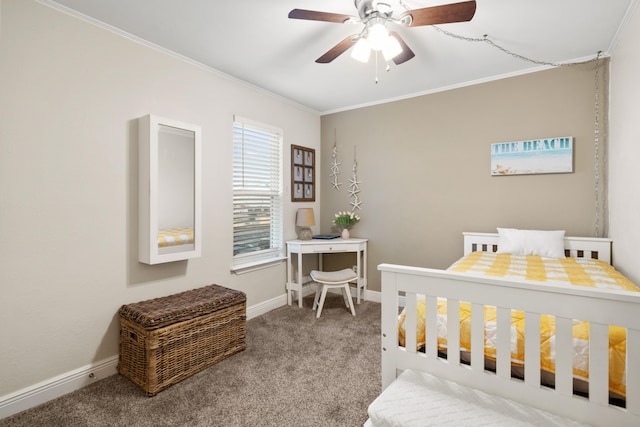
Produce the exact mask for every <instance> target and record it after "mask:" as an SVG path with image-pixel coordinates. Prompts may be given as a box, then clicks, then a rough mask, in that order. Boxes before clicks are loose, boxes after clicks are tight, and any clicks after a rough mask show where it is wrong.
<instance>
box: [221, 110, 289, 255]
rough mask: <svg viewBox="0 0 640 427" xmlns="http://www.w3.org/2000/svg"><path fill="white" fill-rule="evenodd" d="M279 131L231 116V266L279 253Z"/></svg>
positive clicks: (280, 195) (280, 212) (280, 234)
mask: <svg viewBox="0 0 640 427" xmlns="http://www.w3.org/2000/svg"><path fill="white" fill-rule="evenodd" d="M281 153H282V131H281V130H279V129H277V128H273V127H270V126H268V125H262V124H258V123H255V122H251V121H249V120H247V119H242V118H239V117H235V119H234V123H233V255H234V265H238V264H243V263H252V262H257V261H261V260H268V259H270V258H275V257H278V256H280V255H281V253H282V217H283V216H282V210H283V209H282V203H283V198H282V184H281V164H282V154H281Z"/></svg>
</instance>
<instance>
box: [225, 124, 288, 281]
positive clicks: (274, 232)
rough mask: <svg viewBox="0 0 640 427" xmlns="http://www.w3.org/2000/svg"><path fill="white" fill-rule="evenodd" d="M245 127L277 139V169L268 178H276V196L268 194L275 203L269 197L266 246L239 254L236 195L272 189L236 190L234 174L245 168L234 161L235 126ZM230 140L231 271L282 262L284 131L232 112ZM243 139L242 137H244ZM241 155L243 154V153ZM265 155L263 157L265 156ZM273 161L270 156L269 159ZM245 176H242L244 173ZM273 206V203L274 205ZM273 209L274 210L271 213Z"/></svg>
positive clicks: (257, 193) (253, 193) (236, 127)
mask: <svg viewBox="0 0 640 427" xmlns="http://www.w3.org/2000/svg"><path fill="white" fill-rule="evenodd" d="M239 127H240V128H242V129H244V128H247V129H249V130H251V131H253V132H258V133H260V132H265V133H268V134H270V137H275V139H276V140H277V145H278V147H277V150H276V151H277V160H276V162H275V163H276V164H277V169H278V170H277V172H276V173H275V174H271V175H270V177H271V181H272V182H273V178H275V179H276V181H277V185H276V187H277V188H276V191H275V195H272V196H270V197H272V198H273V197H275V198H276V200H275V202H274V201H273V200H272V202H271V205H270V212H269V221H270V222H269V233H270V240H269V248H267V249H260V250H256V251H251V252H241V253H238V254H235V253H234V252H235V247H236V232H237V230H238V229H237V228H236V225H235V224H236V219H237V216H236V215H237V213H236V206H237V205H238V203H237V201H236V197H238V196H240V195H242V194H244V195H249V196H251V195H259V196H262V197H264V195H265V194H266V193H269V192H271V193H273V190H274V189H273V188H271V190H270V191H269V190H266V191H260V190H256V189H250V190H247V191H238V190H237V188H236V174H238V173H240V174H244V170H241V171H239V170H238V168H237V165H236V160H237V157H236V156H237V154H236V150H237V147H236V144H237V143H238V141H237V140H236V138H237V132H238V130H237V129H238V128H239ZM232 133H233V136H232V141H233V150H232V151H233V161H232V171H233V177H232V186H233V188H232V198H233V200H232V206H233V212H232V220H233V226H232V241H233V245H232V246H233V249H232V254H233V264H232V271H235V272H236V273H239V272H242V271H243V270H247V271H251V270H253V269H256V268H259V267H260V266H262V265H265V264H270V263H273V262H277V261H281V260H283V259H285V257H284V255H283V253H284V252H283V251H284V204H285V198H284V182H283V181H284V179H283V164H284V132H283V130H282V129H281V128H279V127H276V126H272V125H269V124H265V123H261V122H257V121H255V120H251V119H247V118H245V117H241V116H238V115H235V116H234V117H233V126H232ZM243 139H244V138H243ZM243 156H244V155H243ZM265 158H266V157H265ZM242 159H244V157H242ZM270 161H271V162H272V163H273V159H271V160H270ZM243 176H245V175H243ZM274 205H276V206H275V207H274ZM274 211H275V212H274ZM274 220H275V221H276V222H277V223H276V224H275V225H274V223H273V221H274Z"/></svg>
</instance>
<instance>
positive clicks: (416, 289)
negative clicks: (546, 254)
mask: <svg viewBox="0 0 640 427" xmlns="http://www.w3.org/2000/svg"><path fill="white" fill-rule="evenodd" d="M463 234H464V253H465V255H466V254H468V253H470V252H472V251H474V250H486V251H495V250H496V247H497V241H498V235H497V234H493V233H463ZM565 248H566V249H567V250H568V251H569V252H570V256H573V257H587V258H598V259H600V260H603V261H606V262H609V263H610V262H611V240H610V239H601V238H584V237H567V238H565ZM378 270H380V271H381V272H382V389H383V390H384V389H385V388H386V387H387V386H388V385H389V384H391V382H392V381H393V380H395V378H396V376H397V375H398V374H399V373H400V372H401V371H402V370H405V369H415V370H418V371H423V372H428V373H431V374H432V375H435V376H438V377H441V378H444V379H447V380H451V381H455V382H457V383H460V384H463V385H466V386H469V387H473V388H476V389H480V390H483V391H485V392H488V393H491V394H495V395H498V396H502V397H505V398H509V399H513V400H517V401H520V402H522V403H525V404H528V405H530V406H534V407H537V408H540V409H543V410H547V411H549V412H553V413H556V414H559V415H563V416H566V417H569V418H572V419H575V420H578V421H582V422H587V423H590V424H593V425H597V426H600V425H602V426H605V425H606V426H611V425H617V426H640V294H636V293H634V292H625V291H610V290H609V291H603V290H599V289H595V288H581V287H576V286H566V287H565V286H558V285H547V284H540V283H532V282H526V281H520V282H514V281H511V280H506V279H498V278H479V277H474V276H469V275H465V274H463V273H456V272H449V271H444V270H435V269H429V268H418V267H409V266H403V265H392V264H380V265H379V266H378ZM418 294H422V295H426V303H427V319H426V336H427V341H426V348H425V352H424V353H423V352H418V351H416V350H415V348H416V333H415V332H411V331H415V330H416V296H417V295H418ZM438 297H442V298H447V300H448V301H447V304H448V307H449V308H448V310H447V312H448V314H447V325H459V315H460V312H459V309H456V308H457V307H459V305H458V304H459V302H460V301H467V302H470V303H471V306H472V315H471V318H472V320H471V347H472V349H474V348H484V324H483V310H484V305H491V306H496V307H498V309H497V311H498V318H497V328H498V332H497V333H498V338H497V344H496V355H497V361H496V372H495V373H493V372H489V371H485V369H484V354H483V353H484V352H483V351H480V352H477V351H476V352H474V351H471V364H470V365H466V364H461V363H460V351H459V350H460V348H459V343H460V339H459V336H460V335H459V334H460V330H459V328H451V327H449V328H448V332H447V333H448V337H447V342H448V349H447V353H448V359H444V358H441V357H438V352H437V330H436V328H437V323H436V314H437V309H436V304H437V298H438ZM403 300H404V305H406V312H407V315H406V322H405V328H406V331H407V333H406V334H405V336H406V340H407V345H406V348H405V347H400V346H399V345H398V313H399V307H401V306H402V305H403V304H402V301H403ZM452 307H453V309H452ZM511 309H516V310H522V311H524V312H525V316H526V317H525V360H526V363H525V368H524V369H525V371H524V372H525V380H524V381H522V380H517V379H512V378H511V364H510V361H511V356H510V327H511V322H510V320H511V313H510V310H511ZM540 314H549V315H554V316H556V377H555V389H552V388H549V387H544V386H541V385H540V356H539V355H540V340H539V338H538V337H539V334H540V326H539V325H540V321H539V316H540ZM572 319H580V320H586V321H589V324H590V350H589V351H590V354H589V359H590V362H589V372H590V379H589V398H585V397H581V396H576V395H573V369H572V351H573V350H572V321H573V320H572ZM608 325H617V326H622V327H625V328H627V353H626V354H627V365H626V374H627V377H626V386H627V393H626V408H620V407H619V406H613V405H610V404H609V388H608V381H609V380H608V372H609V359H608V343H609V341H608Z"/></svg>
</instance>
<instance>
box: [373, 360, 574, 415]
mask: <svg viewBox="0 0 640 427" xmlns="http://www.w3.org/2000/svg"><path fill="white" fill-rule="evenodd" d="M368 414H369V424H368V425H371V426H375V427H398V426H403V427H425V426H452V427H463V426H473V427H477V426H487V427H489V426H491V427H525V426H565V427H569V426H583V425H585V424H581V423H579V422H577V421H574V420H570V419H568V418H564V417H561V416H559V415H555V414H551V413H549V412H546V411H542V410H540V409H536V408H532V407H530V406H527V405H524V404H521V403H518V402H515V401H513V400H509V399H505V398H502V397H498V396H495V395H491V394H488V393H485V392H483V391H480V390H476V389H473V388H469V387H465V386H462V385H460V384H457V383H454V382H451V381H447V380H444V379H441V378H437V377H435V376H433V375H431V374H428V373H424V372H418V371H414V370H411V369H407V370H405V371H403V372H402V373H401V374H400V375H399V376H398V378H397V379H396V380H395V381H394V382H392V383H391V385H389V387H387V388H386V389H385V390H384V391H383V392H382V393H381V394H380V396H378V397H377V398H376V400H374V401H373V402H372V403H371V405H369V408H368Z"/></svg>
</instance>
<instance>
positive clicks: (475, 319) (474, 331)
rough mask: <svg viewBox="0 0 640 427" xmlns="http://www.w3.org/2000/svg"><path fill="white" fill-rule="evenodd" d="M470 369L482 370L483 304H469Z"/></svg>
mask: <svg viewBox="0 0 640 427" xmlns="http://www.w3.org/2000/svg"><path fill="white" fill-rule="evenodd" d="M471 369H473V370H474V371H476V372H483V371H484V305H482V304H478V303H473V304H471Z"/></svg>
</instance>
